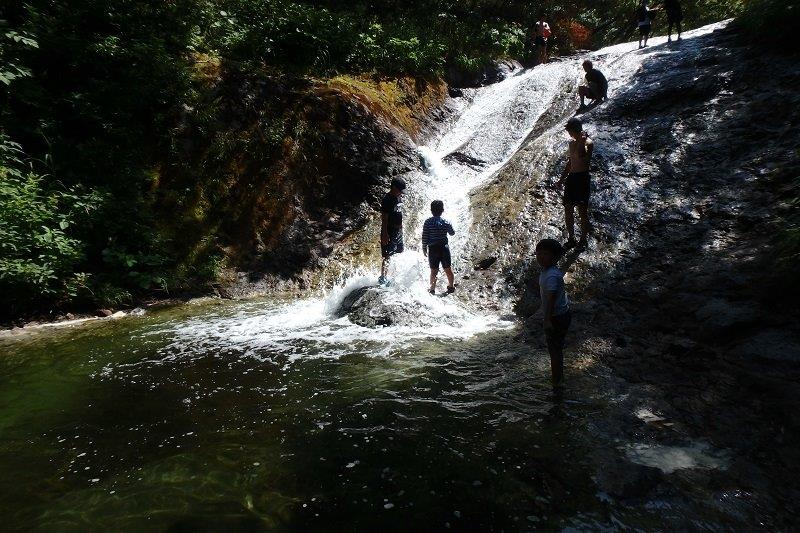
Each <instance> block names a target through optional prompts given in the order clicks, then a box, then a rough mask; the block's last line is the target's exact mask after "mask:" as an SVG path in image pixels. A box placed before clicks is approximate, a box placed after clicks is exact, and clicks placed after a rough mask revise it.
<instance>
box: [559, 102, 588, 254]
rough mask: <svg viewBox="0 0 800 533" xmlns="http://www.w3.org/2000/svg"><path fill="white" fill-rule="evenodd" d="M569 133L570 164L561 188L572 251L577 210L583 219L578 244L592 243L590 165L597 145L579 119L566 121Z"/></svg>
mask: <svg viewBox="0 0 800 533" xmlns="http://www.w3.org/2000/svg"><path fill="white" fill-rule="evenodd" d="M566 130H567V133H568V134H569V136H570V137H571V140H570V141H569V148H568V149H567V155H568V158H567V164H566V166H565V167H564V172H563V173H562V175H561V179H560V180H558V186H559V187H560V186H561V185H563V184H564V182H565V181H566V185H564V222H565V223H566V225H567V233H568V234H569V240H568V241H567V244H566V246H565V247H566V248H572V247H574V246H575V245H576V242H575V206H578V214H579V215H580V217H581V240H580V242H579V243H577V245H578V246H580V247H581V248H585V247H586V245H587V244H588V239H589V192H590V189H591V187H590V183H589V161H590V160H591V158H592V150H594V142H593V141H592V140H591V139H590V138H589V136H588V135H586V132H584V131H583V124H582V123H581V120H580V119H579V118H578V117H572V118H571V119H569V120H568V121H567V126H566Z"/></svg>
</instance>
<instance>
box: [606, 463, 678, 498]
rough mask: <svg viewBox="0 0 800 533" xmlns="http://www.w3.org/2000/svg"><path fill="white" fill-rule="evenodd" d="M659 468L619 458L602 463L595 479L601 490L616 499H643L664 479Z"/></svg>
mask: <svg viewBox="0 0 800 533" xmlns="http://www.w3.org/2000/svg"><path fill="white" fill-rule="evenodd" d="M662 477H663V476H662V474H661V471H660V470H659V469H658V468H654V467H651V466H644V465H640V464H636V463H632V462H630V461H625V460H622V459H619V458H613V459H611V458H607V459H606V460H604V461H601V464H600V465H599V467H598V470H597V477H596V478H595V480H596V482H597V485H598V486H599V487H600V489H601V490H603V491H605V492H607V493H608V494H610V495H612V496H614V497H616V498H641V497H644V496H646V495H647V493H648V492H650V491H651V490H652V489H653V488H655V486H656V485H658V484H659V482H660V481H661V479H662Z"/></svg>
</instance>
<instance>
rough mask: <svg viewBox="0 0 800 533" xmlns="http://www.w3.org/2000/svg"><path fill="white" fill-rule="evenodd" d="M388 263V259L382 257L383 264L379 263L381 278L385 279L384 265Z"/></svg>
mask: <svg viewBox="0 0 800 533" xmlns="http://www.w3.org/2000/svg"><path fill="white" fill-rule="evenodd" d="M388 262H389V260H388V258H386V257H384V258H383V262H382V263H381V277H382V278H385V277H386V263H388Z"/></svg>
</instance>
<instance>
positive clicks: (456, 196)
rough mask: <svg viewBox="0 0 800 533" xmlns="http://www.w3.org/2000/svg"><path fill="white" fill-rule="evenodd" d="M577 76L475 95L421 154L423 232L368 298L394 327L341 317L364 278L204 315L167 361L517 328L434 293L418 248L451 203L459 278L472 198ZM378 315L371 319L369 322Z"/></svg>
mask: <svg viewBox="0 0 800 533" xmlns="http://www.w3.org/2000/svg"><path fill="white" fill-rule="evenodd" d="M575 75H576V74H575V68H574V64H572V63H570V64H568V65H561V64H553V65H548V66H545V67H542V68H538V69H535V70H528V71H520V72H518V73H516V74H515V75H511V76H510V77H508V78H507V79H506V80H504V81H502V82H500V83H497V84H495V85H492V86H489V87H485V88H482V89H477V90H474V91H473V92H472V94H470V95H469V96H468V98H465V99H464V102H463V103H462V105H463V106H464V108H463V109H462V111H461V113H460V115H459V117H458V119H457V120H456V121H455V122H454V123H453V125H452V127H451V128H450V129H449V130H448V131H447V132H446V133H445V134H444V135H443V136H441V137H440V138H439V139H438V140H437V141H436V142H435V143H433V144H432V145H431V146H420V147H419V154H420V160H421V166H422V170H421V171H419V172H416V173H414V174H413V175H411V176H409V177H408V180H407V181H408V182H409V187H410V188H414V189H415V190H414V196H415V197H416V198H417V199H418V202H415V204H416V205H413V206H412V207H411V208H412V209H416V210H418V211H419V214H418V216H415V217H408V216H407V218H408V219H411V220H415V221H416V225H415V226H416V227H414V228H413V229H412V228H409V227H408V226H409V225H408V224H407V225H406V228H405V241H406V251H405V252H404V253H402V254H399V255H396V256H394V257H393V258H392V261H391V264H390V270H389V274H390V278H391V279H392V283H391V285H390V286H388V287H380V288H379V287H375V288H373V289H370V290H371V291H373V292H374V295H373V296H374V298H372V299H371V300H369V302H368V303H367V304H365V305H367V306H375V307H380V310H381V311H384V310H387V309H388V310H389V311H388V312H390V313H393V314H394V316H393V320H392V323H391V324H390V325H389V326H388V327H384V328H368V327H363V326H361V325H358V324H354V323H353V322H352V321H351V320H350V318H348V316H346V315H345V316H342V313H339V312H338V311H339V309H340V307H341V306H342V303H343V301H345V299H346V298H347V296H348V295H349V294H352V293H353V292H354V291H358V290H359V289H364V288H366V287H371V286H374V285H375V282H376V278H377V275H376V273H365V272H363V271H359V272H356V273H354V274H353V275H351V276H350V277H349V278H348V279H346V280H345V281H344V282H343V283H341V284H340V285H338V286H337V287H335V288H334V289H333V290H331V291H330V292H329V293H328V294H327V295H326V296H324V297H322V298H309V299H305V300H301V301H298V302H293V303H290V304H286V305H283V306H278V307H274V308H272V309H264V307H263V305H259V304H251V305H245V306H242V307H241V308H240V309H239V311H238V313H237V314H236V315H234V316H219V317H209V316H204V317H202V318H200V317H198V318H196V319H192V320H188V321H185V322H183V323H181V324H178V325H175V326H169V325H166V326H165V327H167V328H174V334H175V338H176V340H175V342H174V343H172V344H171V345H170V346H169V347H168V352H169V355H168V357H177V356H180V355H181V354H192V353H195V352H196V349H197V346H198V345H201V346H202V345H208V344H212V345H216V346H220V347H226V346H228V347H231V348H233V347H237V348H238V349H241V350H245V351H246V353H249V354H251V355H261V356H265V357H268V356H269V355H268V354H270V353H282V354H286V355H288V356H289V357H290V358H297V357H306V356H337V355H342V354H346V353H352V352H353V350H363V351H365V352H369V353H371V354H383V355H386V354H389V353H397V352H398V351H401V350H403V349H404V348H405V347H406V346H407V345H408V343H409V342H412V341H415V340H419V339H425V338H433V339H463V338H467V337H470V336H472V335H475V334H477V333H481V332H486V331H489V330H491V329H496V328H504V327H510V326H511V323H510V322H507V321H504V320H502V319H501V318H500V317H498V316H495V315H491V314H484V313H477V312H475V311H473V310H470V309H467V308H466V307H464V306H463V305H461V303H460V301H459V300H458V298H457V297H448V298H440V297H435V296H431V295H430V294H428V292H427V288H428V273H429V267H428V264H427V260H426V259H425V258H424V257H423V255H422V253H421V251H420V246H419V239H420V235H421V232H422V223H423V221H424V220H425V218H427V217H428V216H430V213H429V204H430V202H431V201H432V200H434V199H440V200H443V201H444V203H445V215H444V216H445V218H447V219H449V220H450V221H451V222H452V223H453V226H454V227H455V230H456V235H455V236H454V237H452V238H451V249H452V252H453V257H454V261H456V264H455V266H456V270H457V271H458V270H460V269H461V267H462V265H459V264H458V263H457V262H458V261H459V260H463V259H464V258H463V254H462V252H463V250H464V245H465V244H466V243H467V242H468V240H469V237H470V231H471V217H470V203H469V193H470V191H471V190H473V189H474V188H475V187H477V186H479V185H480V184H482V183H484V182H485V181H486V180H487V179H489V178H491V176H492V175H493V174H494V173H495V172H497V170H498V169H500V168H502V166H503V164H504V163H505V162H506V161H507V160H508V159H509V158H510V157H511V156H512V155H513V154H514V153H515V152H516V150H517V149H518V148H519V146H520V144H521V143H522V142H523V141H524V139H525V137H526V136H527V135H528V133H529V132H530V130H531V128H532V127H533V125H534V124H535V123H536V121H537V119H538V118H539V117H540V115H541V114H542V113H543V112H544V111H546V110H547V108H548V106H549V105H550V103H551V101H552V100H553V99H554V98H556V97H559V95H560V94H561V87H562V84H563V80H564V79H566V78H574V77H575ZM407 203H408V204H410V203H411V202H407ZM407 210H408V207H407ZM408 214H409V213H408V212H407V215H408ZM376 268H377V265H376ZM377 311H378V310H376V309H370V308H367V309H364V310H363V312H364V314H365V315H367V316H369V315H371V314H372V315H374V314H375V313H376V312H377ZM163 333H164V331H162V330H157V331H154V332H153V334H158V335H160V334H163Z"/></svg>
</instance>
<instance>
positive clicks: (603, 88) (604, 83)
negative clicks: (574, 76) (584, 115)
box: [578, 59, 608, 109]
mask: <svg viewBox="0 0 800 533" xmlns="http://www.w3.org/2000/svg"><path fill="white" fill-rule="evenodd" d="M583 70H584V71H586V85H581V86H580V87H578V94H579V95H580V97H581V109H583V108H585V107H586V103H585V102H584V98H588V99H589V100H591V101H592V102H591V104H592V105H594V104H599V103H600V102H602V101H603V100H606V99H607V98H608V80H607V79H606V77H605V76H604V75H603V73H602V72H600V71H599V70H597V69H596V68H594V66H593V65H592V62H591V61H589V60H588V59H587V60H586V61H584V62H583Z"/></svg>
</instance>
